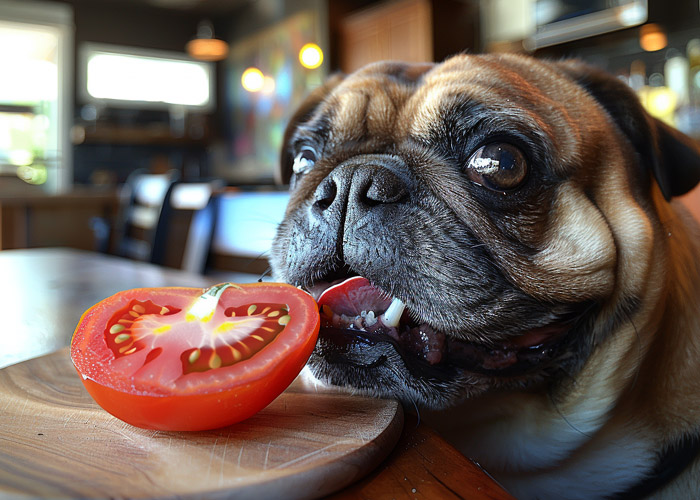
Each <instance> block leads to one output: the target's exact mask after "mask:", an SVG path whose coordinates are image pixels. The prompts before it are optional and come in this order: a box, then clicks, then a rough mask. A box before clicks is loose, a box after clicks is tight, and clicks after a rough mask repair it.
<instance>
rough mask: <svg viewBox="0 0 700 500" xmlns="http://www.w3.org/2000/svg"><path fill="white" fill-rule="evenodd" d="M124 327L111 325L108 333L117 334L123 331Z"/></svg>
mask: <svg viewBox="0 0 700 500" xmlns="http://www.w3.org/2000/svg"><path fill="white" fill-rule="evenodd" d="M124 328H125V327H124V325H119V324H116V325H112V327H111V328H110V329H109V333H119V332H121V331H124Z"/></svg>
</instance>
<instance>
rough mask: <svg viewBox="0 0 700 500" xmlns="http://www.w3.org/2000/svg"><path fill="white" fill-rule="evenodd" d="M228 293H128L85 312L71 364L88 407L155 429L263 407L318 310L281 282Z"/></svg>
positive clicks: (305, 350)
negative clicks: (95, 405)
mask: <svg viewBox="0 0 700 500" xmlns="http://www.w3.org/2000/svg"><path fill="white" fill-rule="evenodd" d="M227 287H228V285H226V286H224V287H223V288H221V289H217V296H216V297H215V300H214V299H213V298H212V293H211V292H210V291H207V293H205V294H203V293H202V290H201V289H194V288H151V289H148V288H146V289H135V290H127V291H124V292H120V293H118V294H116V295H114V296H112V297H109V298H107V299H105V300H104V301H102V302H100V303H98V304H96V305H95V306H93V307H92V308H90V309H89V310H88V311H86V312H85V314H84V315H83V317H82V318H81V321H80V323H79V324H78V327H77V328H76V330H75V333H74V335H73V338H72V340H71V359H72V360H73V363H74V365H75V367H76V369H77V371H78V373H80V375H81V376H82V379H83V383H84V385H85V387H86V389H87V390H88V392H89V393H90V394H91V395H92V397H93V398H94V399H95V401H96V402H97V403H98V404H99V405H100V406H102V407H103V408H104V409H105V410H107V411H108V412H110V413H112V414H113V415H114V416H116V417H118V418H120V419H122V420H124V421H126V422H128V423H130V424H133V425H136V426H139V427H144V428H149V429H161V430H203V429H213V428H216V427H221V426H224V425H229V424H232V423H235V422H238V421H241V420H243V419H245V418H248V417H250V416H252V415H253V414H255V413H257V412H258V411H260V410H261V409H262V408H264V407H265V406H267V405H268V404H269V403H270V402H271V401H272V400H273V399H274V398H276V397H277V396H278V395H279V394H280V393H281V392H282V391H283V390H284V389H285V388H286V387H287V386H288V385H289V384H290V383H291V382H292V380H294V378H295V377H296V375H297V374H298V373H299V371H300V370H301V369H302V368H303V366H304V364H305V363H306V361H307V360H308V358H309V356H310V355H311V351H312V350H313V348H314V346H315V343H316V338H317V336H318V328H319V317H318V308H317V306H316V303H315V302H314V300H313V299H312V298H311V296H309V295H308V294H306V293H305V292H303V291H301V290H299V289H297V288H294V287H292V286H290V285H285V284H280V283H255V284H249V285H231V286H230V287H228V288H227ZM204 299H206V300H204ZM202 305H204V309H202V307H201V306H202Z"/></svg>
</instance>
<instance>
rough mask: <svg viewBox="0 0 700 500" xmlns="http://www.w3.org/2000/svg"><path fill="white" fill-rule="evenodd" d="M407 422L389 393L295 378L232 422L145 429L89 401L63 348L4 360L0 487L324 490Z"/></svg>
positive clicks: (211, 493) (240, 492)
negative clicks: (368, 394) (347, 390)
mask: <svg viewBox="0 0 700 500" xmlns="http://www.w3.org/2000/svg"><path fill="white" fill-rule="evenodd" d="M402 425H403V413H402V410H401V405H400V404H399V403H397V402H396V401H392V400H382V399H372V398H364V397H358V396H351V395H347V394H342V393H339V392H335V391H331V390H319V389H315V388H311V387H307V386H305V385H304V384H303V383H302V382H301V381H299V380H297V381H295V382H294V383H293V384H292V385H291V386H290V387H289V388H288V389H287V390H286V391H285V392H284V393H283V394H282V395H281V396H280V397H278V398H277V399H276V400H275V401H274V402H273V403H271V404H270V405H269V406H268V407H267V408H265V409H264V410H262V411H261V412H260V413H258V414H257V415H255V416H254V417H252V418H250V419H248V420H247V421H244V422H241V423H239V424H236V425H233V426H230V427H225V428H222V429H217V430H214V431H208V432H193V433H183V432H162V431H148V430H143V429H139V428H136V427H132V426H130V425H128V424H126V423H124V422H122V421H120V420H118V419H116V418H114V417H112V416H111V415H110V414H108V413H107V412H105V411H104V410H102V409H101V408H100V407H99V406H97V405H96V404H95V403H94V402H93V400H92V399H91V398H90V396H89V395H88V393H87V392H86V391H85V390H84V388H83V385H82V383H81V381H80V379H79V377H78V375H77V373H76V372H75V369H74V368H73V365H72V364H71V362H70V358H69V353H68V350H67V349H63V350H61V351H58V352H56V353H53V354H50V355H47V356H43V357H40V358H36V359H32V360H29V361H25V362H23V363H19V364H16V365H13V366H9V367H7V368H5V369H3V370H0V497H3V496H17V497H23V496H30V497H41V498H46V497H50V498H67V497H68V498H70V497H81V498H85V497H92V498H94V497H111V498H114V497H120V498H123V497H131V498H134V497H135V498H139V497H141V498H142V497H153V496H156V497H172V496H180V497H182V496H185V497H188V496H189V497H194V498H222V497H235V498H237V499H247V498H255V499H260V498H275V497H277V498H284V499H288V498H309V497H311V498H313V497H319V496H323V495H326V494H329V493H332V492H334V491H337V490H339V489H341V488H342V487H344V486H346V485H348V484H350V483H352V482H353V481H355V480H357V479H359V478H360V477H362V476H363V475H364V474H366V473H367V472H369V471H370V470H372V469H373V468H374V467H376V466H377V465H378V464H379V463H380V462H381V460H383V459H384V458H385V457H386V456H387V455H388V454H389V452H390V451H391V450H392V448H393V447H394V445H395V444H396V442H397V440H398V438H399V436H400V433H401V428H402Z"/></svg>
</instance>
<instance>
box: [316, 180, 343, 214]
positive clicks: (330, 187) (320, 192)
mask: <svg viewBox="0 0 700 500" xmlns="http://www.w3.org/2000/svg"><path fill="white" fill-rule="evenodd" d="M337 194H338V187H337V186H336V184H335V182H334V181H333V179H331V178H327V179H326V180H325V181H324V182H322V183H321V184H320V185H319V186H318V188H317V189H316V200H315V201H314V208H316V209H318V210H322V211H323V210H326V209H328V207H330V206H331V205H332V204H333V201H334V200H335V197H336V195H337Z"/></svg>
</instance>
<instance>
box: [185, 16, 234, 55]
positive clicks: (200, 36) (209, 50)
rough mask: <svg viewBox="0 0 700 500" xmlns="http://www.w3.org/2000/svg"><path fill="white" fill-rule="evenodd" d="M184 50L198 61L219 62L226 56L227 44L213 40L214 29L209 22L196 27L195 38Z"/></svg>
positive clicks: (216, 39) (203, 22) (202, 22)
mask: <svg viewBox="0 0 700 500" xmlns="http://www.w3.org/2000/svg"><path fill="white" fill-rule="evenodd" d="M185 49H186V50H187V53H188V54H189V55H190V56H192V57H194V58H195V59H199V60H200V61H220V60H222V59H224V58H225V57H226V56H227V55H228V43H226V42H225V41H223V40H219V39H218V38H214V27H213V26H212V24H211V22H209V21H201V22H200V23H199V24H198V25H197V36H196V37H195V38H193V39H192V40H190V41H189V42H187V45H186V46H185Z"/></svg>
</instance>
